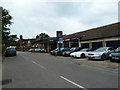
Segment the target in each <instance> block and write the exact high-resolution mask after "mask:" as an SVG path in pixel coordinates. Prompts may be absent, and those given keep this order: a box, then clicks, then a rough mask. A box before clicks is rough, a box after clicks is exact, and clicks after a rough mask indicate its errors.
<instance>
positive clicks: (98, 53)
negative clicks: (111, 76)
mask: <svg viewBox="0 0 120 90" xmlns="http://www.w3.org/2000/svg"><path fill="white" fill-rule="evenodd" d="M113 51H114V48H112V47H100V48H98V49H96V50H94V51H91V52H89V53H88V54H87V55H86V56H87V58H88V59H101V60H105V59H108V58H109V54H110V53H112V52H113Z"/></svg>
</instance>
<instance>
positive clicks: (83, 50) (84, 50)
mask: <svg viewBox="0 0 120 90" xmlns="http://www.w3.org/2000/svg"><path fill="white" fill-rule="evenodd" d="M87 50H88V49H81V50H80V51H81V52H86V51H87Z"/></svg>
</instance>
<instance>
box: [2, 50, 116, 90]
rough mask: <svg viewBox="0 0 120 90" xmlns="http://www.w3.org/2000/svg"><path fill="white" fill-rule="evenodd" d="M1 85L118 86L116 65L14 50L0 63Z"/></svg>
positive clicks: (46, 86) (27, 86) (51, 86)
mask: <svg viewBox="0 0 120 90" xmlns="http://www.w3.org/2000/svg"><path fill="white" fill-rule="evenodd" d="M2 83H3V85H2V87H3V88H82V89H85V90H86V89H89V88H118V64H117V63H111V62H102V61H89V60H85V59H73V58H70V57H62V56H52V55H50V54H46V53H29V52H18V55H17V56H13V57H5V58H4V61H3V64H2Z"/></svg>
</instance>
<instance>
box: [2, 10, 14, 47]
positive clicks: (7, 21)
mask: <svg viewBox="0 0 120 90" xmlns="http://www.w3.org/2000/svg"><path fill="white" fill-rule="evenodd" d="M1 18H2V44H3V45H5V46H8V44H9V43H8V39H9V34H10V25H12V23H13V22H12V21H11V20H12V16H11V15H10V14H9V11H8V10H6V9H2V17H1Z"/></svg>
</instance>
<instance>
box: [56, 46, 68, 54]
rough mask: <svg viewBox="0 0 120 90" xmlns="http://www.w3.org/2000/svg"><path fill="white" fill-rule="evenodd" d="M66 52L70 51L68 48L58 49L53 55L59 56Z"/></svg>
mask: <svg viewBox="0 0 120 90" xmlns="http://www.w3.org/2000/svg"><path fill="white" fill-rule="evenodd" d="M68 50H70V48H68V47H64V48H60V49H58V50H56V51H55V55H56V56H57V55H58V56H61V55H62V53H63V52H64V51H68Z"/></svg>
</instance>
